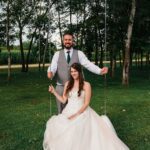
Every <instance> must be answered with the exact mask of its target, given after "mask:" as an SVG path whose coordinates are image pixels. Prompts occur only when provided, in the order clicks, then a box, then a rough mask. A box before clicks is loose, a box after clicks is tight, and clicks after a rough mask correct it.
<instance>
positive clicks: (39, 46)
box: [38, 29, 41, 71]
mask: <svg viewBox="0 0 150 150" xmlns="http://www.w3.org/2000/svg"><path fill="white" fill-rule="evenodd" d="M40 34H41V29H39V43H38V44H39V45H38V49H39V56H38V63H39V71H40V70H41V35H40Z"/></svg>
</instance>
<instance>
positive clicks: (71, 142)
mask: <svg viewBox="0 0 150 150" xmlns="http://www.w3.org/2000/svg"><path fill="white" fill-rule="evenodd" d="M84 93H85V92H84V91H82V92H81V95H80V97H78V95H77V91H71V92H69V98H68V104H67V105H66V107H65V108H64V110H63V112H62V114H59V115H57V116H52V117H51V118H50V119H49V120H48V122H47V125H46V130H45V133H44V141H43V148H44V150H129V148H128V147H127V146H126V145H125V144H124V143H123V142H122V141H121V140H120V139H119V138H118V137H117V134H116V132H115V129H114V128H113V126H112V124H111V122H110V120H109V119H108V117H107V116H104V115H103V116H99V115H98V114H97V113H96V112H95V111H94V110H93V109H91V108H90V107H88V108H87V109H86V110H85V111H84V112H83V113H82V114H80V115H79V116H77V117H76V118H74V119H73V120H69V119H68V117H70V116H71V115H72V114H74V113H76V112H77V111H78V110H79V109H80V108H81V107H82V105H83V103H84Z"/></svg>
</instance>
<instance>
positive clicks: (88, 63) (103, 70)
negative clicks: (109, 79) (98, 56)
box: [78, 51, 108, 75]
mask: <svg viewBox="0 0 150 150" xmlns="http://www.w3.org/2000/svg"><path fill="white" fill-rule="evenodd" d="M78 56H79V61H80V64H81V65H82V66H84V67H85V68H86V69H88V70H89V71H90V72H93V73H95V74H98V75H103V74H106V73H107V72H108V68H107V67H103V68H99V67H98V66H96V65H95V64H93V63H92V62H91V61H89V60H88V58H87V57H86V56H85V54H84V53H83V52H82V51H78Z"/></svg>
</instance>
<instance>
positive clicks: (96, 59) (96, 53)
mask: <svg viewBox="0 0 150 150" xmlns="http://www.w3.org/2000/svg"><path fill="white" fill-rule="evenodd" d="M95 40H96V41H95V64H96V65H98V35H97V27H96V26H95Z"/></svg>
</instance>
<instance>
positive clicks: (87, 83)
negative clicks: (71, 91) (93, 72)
mask: <svg viewBox="0 0 150 150" xmlns="http://www.w3.org/2000/svg"><path fill="white" fill-rule="evenodd" d="M83 88H84V89H89V88H91V84H90V83H89V82H87V81H84V86H83Z"/></svg>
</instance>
